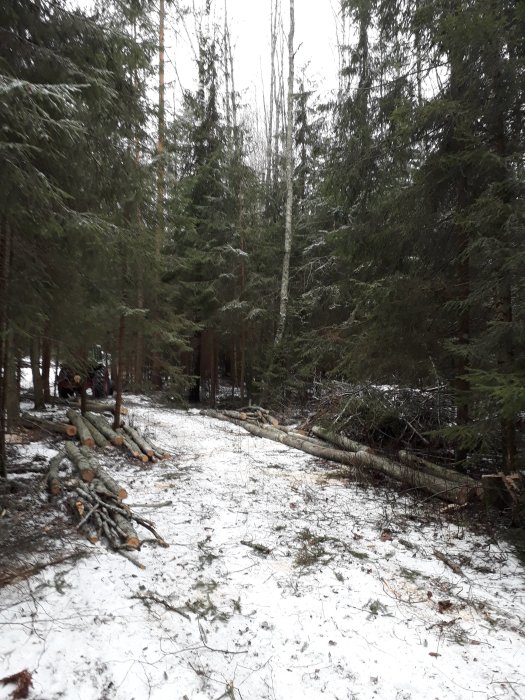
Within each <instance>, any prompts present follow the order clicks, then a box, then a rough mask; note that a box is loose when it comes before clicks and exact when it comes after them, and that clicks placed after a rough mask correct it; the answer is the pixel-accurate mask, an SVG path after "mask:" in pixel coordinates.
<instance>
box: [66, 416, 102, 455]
mask: <svg viewBox="0 0 525 700" xmlns="http://www.w3.org/2000/svg"><path fill="white" fill-rule="evenodd" d="M66 416H67V417H68V419H69V421H70V422H71V423H73V425H74V426H75V428H76V429H77V433H78V437H79V440H80V442H81V443H82V444H83V445H84V446H85V447H94V446H95V441H94V440H93V436H92V435H91V433H90V432H89V428H88V426H87V423H85V422H84V419H83V418H82V416H81V415H80V413H77V412H76V411H75V410H74V409H72V408H68V409H67V411H66Z"/></svg>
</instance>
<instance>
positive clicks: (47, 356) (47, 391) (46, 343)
mask: <svg viewBox="0 0 525 700" xmlns="http://www.w3.org/2000/svg"><path fill="white" fill-rule="evenodd" d="M50 374H51V340H50V338H49V321H47V322H46V324H45V326H44V333H43V335H42V384H43V391H44V403H51V384H50V381H49V377H50Z"/></svg>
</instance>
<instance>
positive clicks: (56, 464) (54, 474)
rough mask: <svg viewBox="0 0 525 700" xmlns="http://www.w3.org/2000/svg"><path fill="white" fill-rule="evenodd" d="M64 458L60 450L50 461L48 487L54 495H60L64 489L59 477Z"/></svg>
mask: <svg viewBox="0 0 525 700" xmlns="http://www.w3.org/2000/svg"><path fill="white" fill-rule="evenodd" d="M63 459H64V455H63V453H62V452H59V453H58V454H57V455H55V456H54V457H53V458H52V460H51V461H50V462H49V471H48V473H47V489H48V491H49V493H50V494H51V495H52V496H58V495H59V493H60V492H61V491H62V487H61V485H60V479H59V477H58V470H59V469H60V464H61V462H62V460H63Z"/></svg>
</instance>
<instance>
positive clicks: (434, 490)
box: [206, 411, 479, 503]
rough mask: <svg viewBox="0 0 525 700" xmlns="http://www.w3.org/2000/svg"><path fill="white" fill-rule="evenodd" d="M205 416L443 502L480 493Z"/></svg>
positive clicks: (367, 457)
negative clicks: (374, 474) (372, 473)
mask: <svg viewBox="0 0 525 700" xmlns="http://www.w3.org/2000/svg"><path fill="white" fill-rule="evenodd" d="M206 415H209V416H211V417H212V418H218V419H219V420H226V421H229V422H231V423H234V424H235V425H239V426H240V427H242V428H244V429H245V430H247V431H248V432H249V433H252V434H253V435H257V436H258V437H264V438H268V439H269V440H274V441H275V442H280V443H282V444H283V445H288V446H289V447H294V448H295V449H298V450H302V451H303V452H307V453H308V454H311V455H314V456H315V457H320V458H322V459H327V460H330V461H333V462H338V463H340V464H345V465H347V466H349V467H353V468H355V469H357V470H359V469H361V468H363V469H371V470H373V471H378V472H381V473H383V474H386V475H387V476H389V477H391V478H393V479H395V480H396V481H400V482H401V483H403V484H406V485H408V486H410V487H411V488H413V489H419V490H422V491H425V492H427V493H429V494H431V495H433V496H436V497H437V498H439V499H440V500H444V501H448V502H451V503H466V502H467V501H468V500H470V499H472V498H478V497H479V493H478V491H477V489H472V487H471V485H470V483H469V482H468V481H467V480H465V482H455V481H448V480H445V479H442V478H439V477H436V476H433V475H432V474H426V473H424V472H421V471H420V470H417V469H413V468H412V467H409V466H408V465H406V464H400V463H397V462H393V461H392V460H390V459H387V458H386V457H381V456H379V455H376V454H373V453H371V452H363V451H359V452H346V451H344V450H338V449H332V448H330V447H321V446H318V445H316V444H313V443H312V442H311V441H309V440H308V439H301V438H298V437H295V436H291V435H288V434H286V433H283V432H282V431H280V430H277V429H276V428H271V427H269V426H265V427H264V428H263V427H261V426H259V425H253V424H252V423H245V422H242V421H237V420H234V419H231V418H226V417H225V416H223V415H222V414H220V413H218V412H217V411H207V412H206Z"/></svg>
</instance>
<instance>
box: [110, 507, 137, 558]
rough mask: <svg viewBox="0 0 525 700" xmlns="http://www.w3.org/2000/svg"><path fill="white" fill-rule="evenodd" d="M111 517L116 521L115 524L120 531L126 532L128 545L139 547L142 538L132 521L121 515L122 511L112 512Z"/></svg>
mask: <svg viewBox="0 0 525 700" xmlns="http://www.w3.org/2000/svg"><path fill="white" fill-rule="evenodd" d="M111 517H112V518H113V520H114V521H115V525H116V526H117V528H118V529H119V530H120V532H121V533H124V538H125V544H126V547H127V548H128V549H137V548H138V546H139V545H140V540H139V538H138V536H137V533H136V532H135V530H134V529H133V525H132V524H131V523H130V521H129V520H127V519H126V518H125V517H124V516H123V515H120V513H112V514H111Z"/></svg>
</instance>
